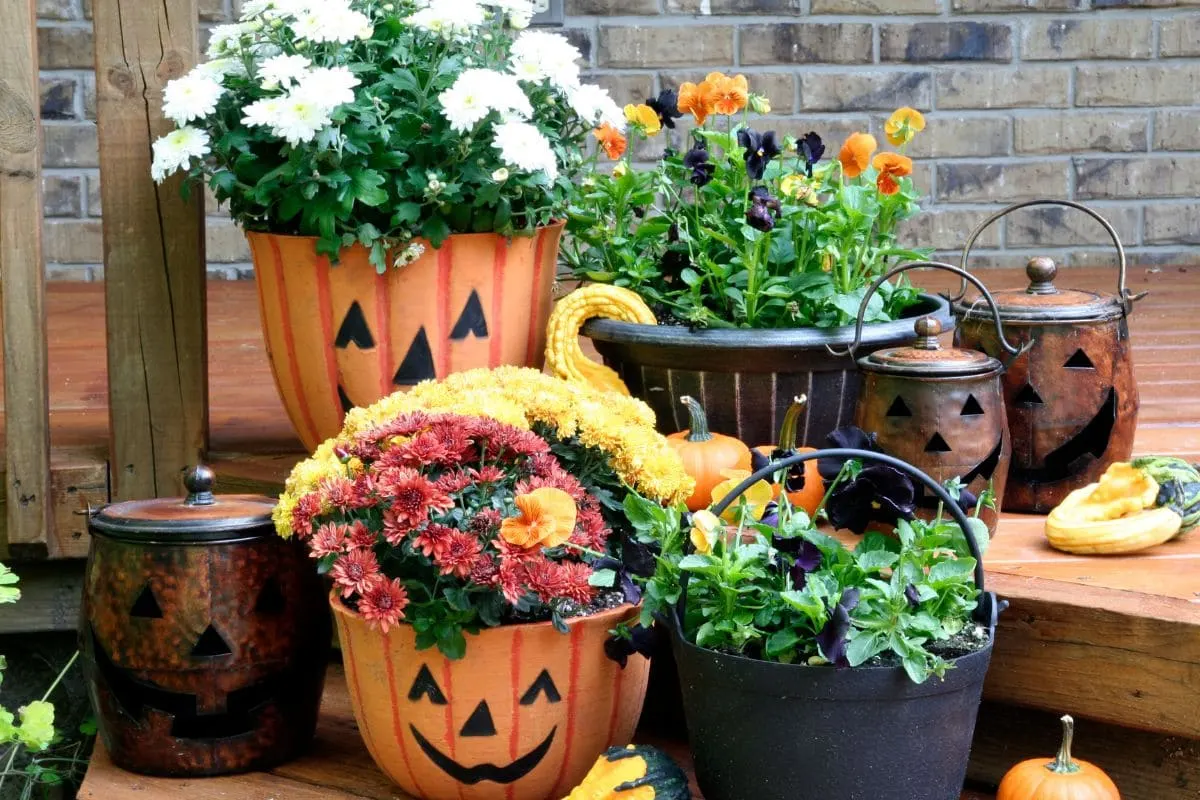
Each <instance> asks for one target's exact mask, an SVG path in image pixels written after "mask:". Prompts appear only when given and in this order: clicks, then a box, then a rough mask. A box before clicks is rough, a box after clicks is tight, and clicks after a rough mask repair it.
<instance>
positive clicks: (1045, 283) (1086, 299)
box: [954, 256, 1125, 323]
mask: <svg viewBox="0 0 1200 800" xmlns="http://www.w3.org/2000/svg"><path fill="white" fill-rule="evenodd" d="M1025 274H1026V275H1028V276H1029V286H1027V287H1026V288H1024V289H1001V290H1000V291H996V292H992V297H994V298H995V300H996V307H997V308H998V309H999V311H1000V319H1002V320H1004V321H1005V322H1050V323H1053V322H1102V321H1104V320H1109V319H1116V318H1118V317H1120V316H1122V315H1123V314H1124V313H1125V308H1124V306H1123V305H1122V303H1121V299H1120V298H1118V297H1116V296H1114V295H1111V294H1105V293H1103V292H1091V291H1086V290H1082V289H1059V288H1058V287H1057V286H1055V285H1054V279H1055V277H1057V275H1058V266H1057V265H1056V264H1055V263H1054V259H1052V258H1049V257H1047V256H1034V257H1033V258H1031V259H1029V263H1028V264H1026V265H1025ZM977 301H978V298H972V299H971V300H970V301H968V300H967V299H963V300H959V301H958V302H956V303H955V304H954V310H955V312H956V313H958V314H961V315H962V316H963V317H964V318H965V319H986V318H989V317H990V316H991V309H990V308H988V306H986V305H984V304H982V303H979V302H977Z"/></svg>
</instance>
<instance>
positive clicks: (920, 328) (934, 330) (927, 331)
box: [913, 317, 942, 349]
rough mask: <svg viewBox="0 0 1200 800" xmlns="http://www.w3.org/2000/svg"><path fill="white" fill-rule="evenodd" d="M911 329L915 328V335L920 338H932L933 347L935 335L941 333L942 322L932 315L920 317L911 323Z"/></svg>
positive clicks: (935, 345)
mask: <svg viewBox="0 0 1200 800" xmlns="http://www.w3.org/2000/svg"><path fill="white" fill-rule="evenodd" d="M913 330H915V331H916V333H917V336H920V337H921V338H922V339H932V340H934V341H933V348H936V347H937V337H939V336H941V335H942V323H941V322H939V321H938V320H937V319H936V318H934V317H921V318H920V319H918V320H917V322H916V324H915V325H913ZM933 348H930V349H933Z"/></svg>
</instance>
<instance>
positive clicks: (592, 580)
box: [588, 569, 617, 587]
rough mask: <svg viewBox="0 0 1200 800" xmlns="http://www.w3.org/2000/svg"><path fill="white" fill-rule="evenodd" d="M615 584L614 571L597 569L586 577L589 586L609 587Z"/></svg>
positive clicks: (615, 576) (615, 574)
mask: <svg viewBox="0 0 1200 800" xmlns="http://www.w3.org/2000/svg"><path fill="white" fill-rule="evenodd" d="M616 582H617V573H616V570H611V569H598V570H596V571H595V572H593V573H592V574H591V575H589V576H588V585H589V586H605V587H611V586H613V585H615V584H616Z"/></svg>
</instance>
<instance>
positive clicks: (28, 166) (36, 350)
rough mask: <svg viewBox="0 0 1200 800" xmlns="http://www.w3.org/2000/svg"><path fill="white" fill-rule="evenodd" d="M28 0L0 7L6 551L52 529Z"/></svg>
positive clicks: (33, 40) (1, 551) (0, 549)
mask: <svg viewBox="0 0 1200 800" xmlns="http://www.w3.org/2000/svg"><path fill="white" fill-rule="evenodd" d="M34 6H35V3H34V0H4V2H0V31H4V41H5V45H4V47H0V287H2V291H3V303H2V308H3V317H4V323H3V324H4V414H5V417H6V425H5V429H6V430H5V438H6V443H5V463H6V480H5V482H4V483H5V485H4V490H5V492H6V493H7V497H8V503H7V506H8V507H7V511H6V515H5V516H6V522H7V528H8V535H7V540H5V537H4V536H3V535H0V557H4V558H7V557H8V551H9V546H10V545H20V544H32V543H35V542H42V541H44V540H45V538H46V535H47V532H48V531H49V530H50V528H51V522H52V520H51V511H50V508H51V503H50V391H49V384H48V377H47V368H46V273H45V266H44V265H43V264H42V164H41V152H40V149H39V140H40V138H41V131H40V129H39V125H40V122H39V119H38V118H39V112H38V106H39V104H38V71H37V70H38V60H37V36H36V33H37V31H36V27H37V23H36V12H35V10H34Z"/></svg>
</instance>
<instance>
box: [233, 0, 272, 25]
mask: <svg viewBox="0 0 1200 800" xmlns="http://www.w3.org/2000/svg"><path fill="white" fill-rule="evenodd" d="M273 6H274V3H273V2H272V0H242V16H241V17H240V19H241V20H242V22H246V21H248V20H251V19H254V18H255V17H261V16H262V15H263V14H266V13H267V12H268V11H270V10H271V8H272V7H273Z"/></svg>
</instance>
